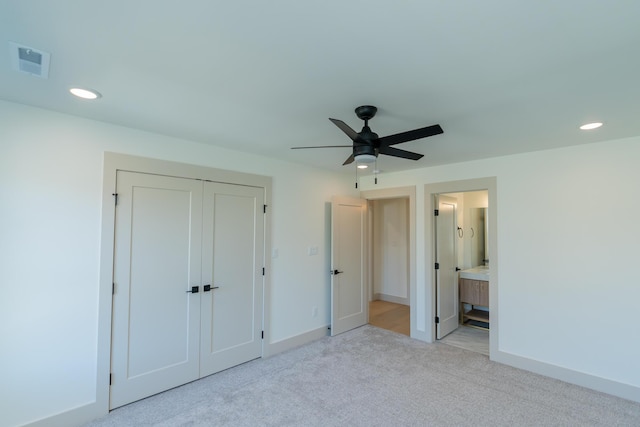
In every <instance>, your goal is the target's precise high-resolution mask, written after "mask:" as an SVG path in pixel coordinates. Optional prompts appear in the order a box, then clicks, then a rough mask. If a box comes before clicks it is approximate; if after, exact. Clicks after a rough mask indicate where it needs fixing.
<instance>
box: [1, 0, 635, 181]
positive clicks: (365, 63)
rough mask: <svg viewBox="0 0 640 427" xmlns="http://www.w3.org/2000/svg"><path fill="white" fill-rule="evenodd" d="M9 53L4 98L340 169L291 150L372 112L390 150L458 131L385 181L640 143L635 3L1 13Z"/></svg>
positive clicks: (253, 3) (22, 9)
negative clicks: (90, 93)
mask: <svg viewBox="0 0 640 427" xmlns="http://www.w3.org/2000/svg"><path fill="white" fill-rule="evenodd" d="M9 41H14V42H18V43H21V44H24V45H27V46H30V47H32V48H36V49H40V50H44V51H47V52H49V53H50V54H51V68H50V73H49V79H47V80H44V79H40V78H37V77H33V76H29V75H26V74H22V73H19V72H17V71H14V70H12V68H11V63H10V55H9V43H8V42H9ZM0 43H1V45H0V48H1V50H0V52H2V50H4V54H0V99H4V100H7V101H13V102H18V103H23V104H28V105H33V106H37V107H42V108H46V109H51V110H55V111H60V112H64V113H68V114H73V115H78V116H82V117H88V118H92V119H97V120H102V121H105V122H110V123H115V124H120V125H124V126H129V127H134V128H139V129H144V130H148V131H152V132H157V133H161V134H166V135H172V136H176V137H180V138H186V139H190V140H195V141H200V142H204V143H207V144H213V145H218V146H223V147H227V148H231V149H235V150H241V151H247V152H253V153H259V154H262V155H267V156H273V157H277V158H280V159H286V160H289V161H293V162H299V163H306V164H310V165H315V166H319V167H324V168H330V169H333V170H336V171H345V172H350V173H352V171H353V170H352V168H353V165H352V166H341V164H342V162H343V161H344V160H345V159H346V158H347V157H348V156H349V154H350V150H349V149H348V148H337V149H318V150H291V149H290V147H293V146H310V145H340V144H345V145H348V144H350V140H349V139H348V137H347V136H346V135H344V134H343V133H342V132H341V131H340V130H339V129H338V128H337V127H335V126H334V125H333V124H332V123H331V122H330V121H329V120H327V119H328V118H329V117H333V118H337V119H341V120H344V121H345V122H346V123H347V124H349V125H350V126H351V127H352V128H354V129H356V130H357V131H359V130H360V129H361V127H362V122H361V121H360V120H359V119H358V118H357V117H356V115H355V114H354V108H355V107H357V106H359V105H363V104H372V105H375V106H377V107H378V115H377V116H376V117H375V118H374V119H373V120H371V122H370V123H369V124H370V126H371V128H372V129H373V130H374V131H375V132H377V133H378V134H379V135H380V136H386V135H389V134H394V133H397V132H402V131H406V130H410V129H414V128H419V127H424V126H428V125H432V124H435V123H439V124H440V125H441V126H442V127H443V129H444V132H445V133H444V135H438V136H434V137H431V138H427V139H423V140H418V141H413V142H409V143H405V144H402V145H399V146H397V147H398V148H401V149H404V150H410V151H416V152H419V153H422V154H424V155H425V157H424V158H423V159H421V160H419V161H412V160H404V159H396V158H391V157H388V156H380V160H379V168H380V169H382V170H384V171H395V170H403V169H410V168H416V167H426V166H432V165H439V164H447V163H454V162H460V161H467V160H472V159H480V158H487V157H494V156H502V155H508V154H513V153H520V152H526V151H535V150H543V149H548V148H552V147H562V146H569V145H576V144H585V143H590V142H596V141H604V140H609V139H616V138H621V137H628V136H636V135H640V1H637V0H627V1H611V0H608V1H605V0H601V1H596V0H593V1H588V0H562V1H558V0H548V1H525V0H511V1H509V0H484V1H482V2H480V1H471V0H468V1H433V0H431V1H407V0H403V1H395V2H391V1H380V0H369V1H357V0H344V1H336V0H326V1H316V2H303V1H294V0H288V1H285V0H283V1H277V0H274V1H270V2H266V1H258V0H246V1H227V2H222V1H211V0H185V1H181V2H178V1H151V0H147V1H141V0H110V1H103V0H99V1H98V0H96V1H70V0H56V1H50V0H39V1H38V0H3V1H2V2H0ZM74 85H76V86H77V85H80V86H85V87H90V88H93V89H96V90H98V91H99V92H101V93H102V95H103V97H102V98H101V99H99V100H97V101H92V102H89V101H83V100H79V99H76V98H74V97H72V96H71V95H69V94H68V92H67V90H68V88H69V87H71V86H74ZM589 121H602V122H604V123H605V126H603V127H602V128H600V129H598V130H595V131H591V132H585V131H580V130H578V126H579V125H580V124H583V123H585V122H589Z"/></svg>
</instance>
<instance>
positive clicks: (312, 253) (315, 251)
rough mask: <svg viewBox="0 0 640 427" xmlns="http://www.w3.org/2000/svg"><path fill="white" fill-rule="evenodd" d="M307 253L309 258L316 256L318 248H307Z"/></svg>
mask: <svg viewBox="0 0 640 427" xmlns="http://www.w3.org/2000/svg"><path fill="white" fill-rule="evenodd" d="M307 253H308V254H309V256H312V255H318V247H317V246H309V248H308V249H307Z"/></svg>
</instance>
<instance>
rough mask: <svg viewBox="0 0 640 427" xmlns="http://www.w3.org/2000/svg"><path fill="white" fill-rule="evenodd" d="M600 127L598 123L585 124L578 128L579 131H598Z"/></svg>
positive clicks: (600, 124)
mask: <svg viewBox="0 0 640 427" xmlns="http://www.w3.org/2000/svg"><path fill="white" fill-rule="evenodd" d="M600 126H602V123H600V122H594V123H587V124H585V125H582V126H580V129H582V130H591V129H598V128H599V127H600Z"/></svg>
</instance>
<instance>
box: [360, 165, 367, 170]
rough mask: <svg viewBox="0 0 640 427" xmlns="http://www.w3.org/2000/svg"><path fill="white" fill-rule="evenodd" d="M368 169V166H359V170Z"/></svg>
mask: <svg viewBox="0 0 640 427" xmlns="http://www.w3.org/2000/svg"><path fill="white" fill-rule="evenodd" d="M368 167H369V166H367V165H358V169H366V168H368Z"/></svg>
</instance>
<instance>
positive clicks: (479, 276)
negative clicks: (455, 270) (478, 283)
mask: <svg viewBox="0 0 640 427" xmlns="http://www.w3.org/2000/svg"><path fill="white" fill-rule="evenodd" d="M460 277H461V278H462V279H473V280H486V281H487V282H488V281H489V267H488V266H486V265H481V266H478V267H473V268H469V269H467V270H462V271H461V272H460Z"/></svg>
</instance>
